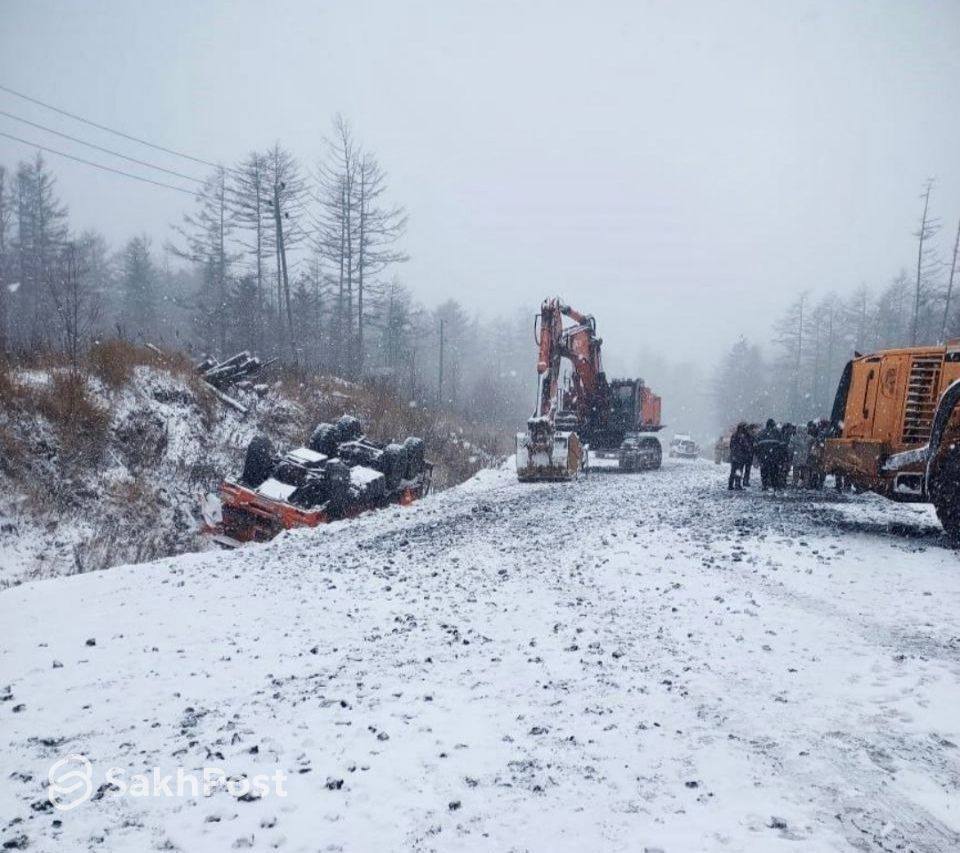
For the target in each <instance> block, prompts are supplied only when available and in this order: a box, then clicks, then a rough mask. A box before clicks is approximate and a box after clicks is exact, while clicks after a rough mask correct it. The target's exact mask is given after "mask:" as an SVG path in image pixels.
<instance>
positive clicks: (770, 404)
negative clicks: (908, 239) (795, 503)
mask: <svg viewBox="0 0 960 853" xmlns="http://www.w3.org/2000/svg"><path fill="white" fill-rule="evenodd" d="M932 190H933V183H932V182H929V183H927V185H926V186H925V187H924V189H923V192H922V194H921V196H920V201H921V211H922V212H921V214H920V217H919V225H918V228H917V230H916V231H915V232H914V236H915V237H916V238H917V254H916V256H915V259H914V265H913V267H912V268H911V269H910V270H909V271H908V270H907V269H903V270H901V271H900V273H899V274H898V275H897V276H896V277H895V278H893V279H892V280H891V281H890V283H889V284H887V285H886V286H884V287H877V288H871V287H868V286H867V285H861V286H860V287H859V288H858V289H857V290H856V291H854V292H853V294H852V295H850V296H849V297H847V298H841V297H840V296H838V295H837V294H836V293H828V294H827V295H826V296H823V297H820V298H819V299H818V298H815V297H814V296H813V295H811V293H810V292H804V293H801V294H800V295H799V296H798V297H797V298H796V299H795V300H794V302H793V304H792V305H790V307H789V308H788V309H787V310H786V311H785V312H784V314H783V316H782V317H780V318H779V319H778V320H777V322H776V323H775V324H774V327H773V336H772V344H773V347H772V351H771V352H769V353H768V352H766V351H765V350H764V349H762V348H761V347H760V346H759V345H757V344H754V343H751V342H749V341H748V340H746V339H744V338H741V339H740V340H738V341H737V342H736V343H735V344H734V345H733V346H732V347H731V348H730V350H729V351H728V352H727V354H726V356H725V357H724V358H723V359H722V360H721V363H720V365H719V367H718V369H717V372H716V375H715V378H714V391H715V406H716V412H717V419H718V422H719V423H720V424H733V423H736V422H738V421H741V420H747V421H755V422H759V421H761V420H762V419H765V418H766V417H769V416H772V417H776V418H778V419H783V420H787V421H791V422H793V423H800V422H806V421H807V420H810V419H812V418H819V417H826V416H828V415H829V414H830V409H831V407H832V405H833V397H834V394H835V392H836V388H837V382H838V381H839V378H840V373H841V371H842V370H843V366H844V364H846V362H847V361H848V360H849V359H850V358H851V357H852V356H853V354H854V353H855V352H859V353H863V354H866V353H869V352H872V351H874V350H878V349H885V348H889V347H906V346H913V345H915V344H917V345H920V344H936V343H942V342H944V341H946V340H950V339H951V338H960V294H958V292H957V290H958V288H960V269H958V261H960V257H958V252H960V223H958V224H957V226H956V230H954V229H953V228H949V229H943V230H942V229H941V223H940V221H939V220H938V219H937V218H935V217H934V215H933V214H934V207H933V201H934V198H933V194H932ZM954 221H955V220H954ZM938 234H939V235H940V238H941V239H940V240H939V241H937V240H936V237H937V235H938Z"/></svg>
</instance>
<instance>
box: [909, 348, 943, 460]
mask: <svg viewBox="0 0 960 853" xmlns="http://www.w3.org/2000/svg"><path fill="white" fill-rule="evenodd" d="M941 362H942V359H941V358H940V357H939V356H934V357H925V358H915V359H914V360H913V364H912V365H911V366H910V381H909V384H908V385H907V400H906V405H905V407H904V412H903V443H904V444H922V443H923V442H925V441H927V440H928V439H929V437H930V429H931V427H932V426H933V413H934V410H935V409H936V406H937V388H939V387H940V366H941Z"/></svg>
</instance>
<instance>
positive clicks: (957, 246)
mask: <svg viewBox="0 0 960 853" xmlns="http://www.w3.org/2000/svg"><path fill="white" fill-rule="evenodd" d="M958 252H960V222H958V223H957V236H956V238H955V239H954V241H953V259H952V260H951V261H950V275H949V276H948V278H947V292H946V295H945V296H944V300H943V323H942V324H941V326H940V340H941V341H945V340H946V339H947V320H948V318H949V317H950V297H951V296H952V295H953V277H954V275H956V272H957V253H958Z"/></svg>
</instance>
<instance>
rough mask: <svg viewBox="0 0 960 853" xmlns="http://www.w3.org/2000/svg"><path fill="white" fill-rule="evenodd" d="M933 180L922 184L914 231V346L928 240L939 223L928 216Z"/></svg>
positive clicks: (927, 254)
mask: <svg viewBox="0 0 960 853" xmlns="http://www.w3.org/2000/svg"><path fill="white" fill-rule="evenodd" d="M933 184H934V181H933V179H932V178H931V179H930V180H928V181H927V183H926V185H925V186H924V190H923V192H922V193H921V194H920V198H922V199H923V213H922V214H921V216H920V227H919V229H918V230H917V231H915V232H914V236H915V237H916V238H917V239H918V242H919V245H918V248H917V279H916V285H915V287H914V291H913V320H912V321H911V324H910V343H911V345H913V346H915V345H916V343H917V340H918V338H919V333H920V309H921V307H922V306H923V304H924V300H925V293H924V288H923V285H924V283H925V280H926V278H927V276H928V273H929V271H930V266H931V258H930V256H929V252H928V244H929V240H930V239H931V238H932V237H933V236H934V235H935V234H936V233H937V231H939V230H940V225H939V223H938V221H937V220H936V219H933V218H931V217H930V193H931V192H932V190H933Z"/></svg>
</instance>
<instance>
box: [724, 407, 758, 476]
mask: <svg viewBox="0 0 960 853" xmlns="http://www.w3.org/2000/svg"><path fill="white" fill-rule="evenodd" d="M752 464H753V436H752V435H750V428H749V427H748V426H747V425H746V424H745V423H739V424H737V428H736V429H735V430H734V431H733V435H732V436H730V477H729V478H728V480H727V488H728V489H730V490H733V489H737V490H741V489H743V487H744V486H745V485H746V486H749V485H750V466H751V465H752Z"/></svg>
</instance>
